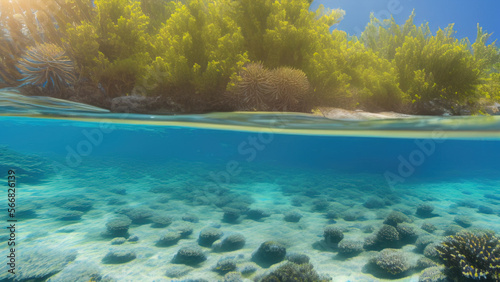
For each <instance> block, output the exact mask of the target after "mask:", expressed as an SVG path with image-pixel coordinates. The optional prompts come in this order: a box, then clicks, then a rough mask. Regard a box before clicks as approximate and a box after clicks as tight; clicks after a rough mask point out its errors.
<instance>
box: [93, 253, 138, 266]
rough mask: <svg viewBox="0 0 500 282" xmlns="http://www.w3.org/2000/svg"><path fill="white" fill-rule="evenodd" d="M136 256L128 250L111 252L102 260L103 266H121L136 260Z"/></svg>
mask: <svg viewBox="0 0 500 282" xmlns="http://www.w3.org/2000/svg"><path fill="white" fill-rule="evenodd" d="M136 257H137V256H136V254H135V252H133V251H128V250H111V251H109V252H108V253H107V254H106V256H104V258H103V259H102V263H104V264H121V263H127V262H130V261H132V260H134V259H135V258H136Z"/></svg>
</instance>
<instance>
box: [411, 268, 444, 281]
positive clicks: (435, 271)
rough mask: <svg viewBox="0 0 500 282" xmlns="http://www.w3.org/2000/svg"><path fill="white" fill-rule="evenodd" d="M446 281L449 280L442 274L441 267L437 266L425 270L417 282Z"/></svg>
mask: <svg viewBox="0 0 500 282" xmlns="http://www.w3.org/2000/svg"><path fill="white" fill-rule="evenodd" d="M447 281H450V280H449V279H448V277H447V276H446V274H445V273H444V269H443V267H439V266H434V267H429V268H426V269H425V270H424V271H423V272H422V274H421V275H420V277H419V278H418V282H447Z"/></svg>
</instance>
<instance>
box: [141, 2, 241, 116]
mask: <svg viewBox="0 0 500 282" xmlns="http://www.w3.org/2000/svg"><path fill="white" fill-rule="evenodd" d="M231 5H232V1H229V0H221V1H209V0H193V1H190V2H189V4H187V5H183V4H180V3H178V4H176V10H175V12H174V13H173V14H172V16H171V17H170V18H169V19H168V20H167V22H166V24H165V25H164V27H163V28H162V29H161V30H160V31H159V34H158V36H157V38H156V41H155V48H156V52H155V54H156V59H155V61H154V62H153V64H152V65H151V66H150V68H149V70H148V77H147V79H146V80H145V81H144V82H143V84H144V85H146V86H149V87H147V88H150V89H152V90H153V92H157V93H162V94H166V95H169V96H170V97H172V98H173V99H174V100H176V101H177V102H179V103H181V104H183V105H185V106H189V107H191V110H194V111H206V110H213V109H220V107H223V105H222V104H223V103H226V102H225V101H224V100H223V95H222V94H223V93H224V92H225V91H226V88H227V87H228V86H229V87H230V86H231V85H228V83H229V81H230V80H231V79H232V78H233V79H234V78H235V77H236V75H237V72H238V71H239V70H240V69H241V67H242V66H243V64H244V63H245V62H247V61H248V59H247V53H246V52H245V51H244V48H243V36H242V35H241V31H240V29H239V28H238V26H237V25H236V23H235V22H234V20H233V19H232V18H231V17H230V14H229V13H228V12H229V9H230V7H231Z"/></svg>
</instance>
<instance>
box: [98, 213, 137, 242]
mask: <svg viewBox="0 0 500 282" xmlns="http://www.w3.org/2000/svg"><path fill="white" fill-rule="evenodd" d="M130 224H132V220H130V218H128V217H127V216H124V215H118V216H116V217H115V218H113V219H111V220H109V221H108V222H107V223H106V232H104V233H103V235H104V236H109V237H125V238H127V237H128V236H129V234H128V228H129V226H130Z"/></svg>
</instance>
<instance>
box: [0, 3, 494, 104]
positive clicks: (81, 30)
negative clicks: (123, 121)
mask: <svg viewBox="0 0 500 282" xmlns="http://www.w3.org/2000/svg"><path fill="white" fill-rule="evenodd" d="M311 2H312V1H311V0H254V1H232V0H183V1H164V0H94V1H90V0H47V1H21V0H9V1H7V0H0V11H1V13H0V87H6V86H20V85H22V84H23V83H24V84H25V82H26V81H31V80H32V79H33V77H34V76H31V77H30V78H29V79H28V78H27V73H29V71H27V69H26V68H25V69H22V68H19V66H23V65H24V66H26V64H27V61H26V58H28V57H30V56H33V55H34V54H36V52H38V53H40V52H39V51H34V50H37V49H36V48H38V47H37V46H52V47H50V48H51V50H58V52H57V54H58V56H60V57H61V58H64V60H62V61H72V62H74V70H72V71H71V72H67V71H69V69H65V68H60V70H63V69H64V71H61V72H60V74H65V75H66V77H65V78H64V79H62V80H59V81H64V83H61V84H58V86H57V87H55V86H54V84H50V83H45V84H44V83H41V84H40V83H33V84H35V85H40V86H39V87H41V88H45V87H48V85H52V89H60V88H63V87H64V88H68V86H70V88H69V89H73V88H71V86H72V85H91V86H92V87H93V88H92V89H100V90H99V91H101V92H103V93H104V94H103V95H104V96H105V97H106V99H111V98H114V97H118V96H123V95H129V94H132V93H135V94H140V95H148V96H161V97H164V98H168V99H170V100H171V101H174V102H176V103H178V104H180V105H182V106H183V107H184V108H185V109H186V110H187V111H191V112H202V111H213V110H242V109H243V110H279V111H306V112H308V111H310V110H311V109H313V108H315V107H317V106H334V107H344V108H361V109H366V110H372V111H379V110H392V111H400V112H406V113H420V114H435V113H443V112H449V113H452V114H461V113H464V112H472V113H475V112H480V111H481V107H482V106H485V105H488V104H491V103H493V101H500V53H499V49H498V47H497V46H496V45H495V43H491V44H488V42H489V39H490V34H488V33H486V32H484V31H483V29H482V28H481V27H480V26H479V25H478V33H477V38H476V40H475V42H474V43H471V42H470V41H469V40H468V39H462V40H459V39H457V38H456V37H455V31H454V29H453V24H450V25H449V26H448V27H447V28H445V29H442V30H441V29H440V30H438V31H436V32H435V33H433V32H432V31H431V30H430V29H429V26H428V25H427V24H423V25H420V26H416V25H415V24H414V17H415V14H414V13H412V14H411V15H410V17H409V18H408V20H407V21H406V22H405V23H404V24H397V23H396V22H395V20H394V19H393V18H391V19H388V20H383V21H381V20H379V19H377V18H375V17H374V16H373V15H372V16H371V20H370V22H369V23H368V24H367V26H366V28H365V30H364V32H363V33H362V34H361V35H360V36H359V37H356V36H349V35H348V34H346V33H345V32H343V31H341V30H336V29H335V30H333V31H332V30H331V27H332V26H333V25H334V24H336V23H338V22H340V21H341V20H342V17H343V16H344V13H343V11H342V10H331V9H325V8H324V7H320V8H319V9H318V10H316V11H311V10H309V7H310V5H311ZM65 56H67V57H65ZM66 59H68V60H66ZM60 66H63V65H62V64H61V65H60ZM51 67H53V66H48V65H46V66H44V65H43V64H38V65H37V68H38V70H37V71H38V73H39V74H41V73H48V72H50V68H51ZM69 73H71V75H69ZM30 75H34V73H31V74H30ZM68 75H69V76H68ZM75 75H76V77H75V78H76V79H73V76H75ZM55 77H56V76H55ZM23 79H25V80H23ZM75 87H76V86H75ZM73 91H75V93H76V92H79V91H78V90H77V89H76V88H75V89H73ZM51 95H55V94H51ZM79 95H80V94H79ZM56 96H57V95H56Z"/></svg>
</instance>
